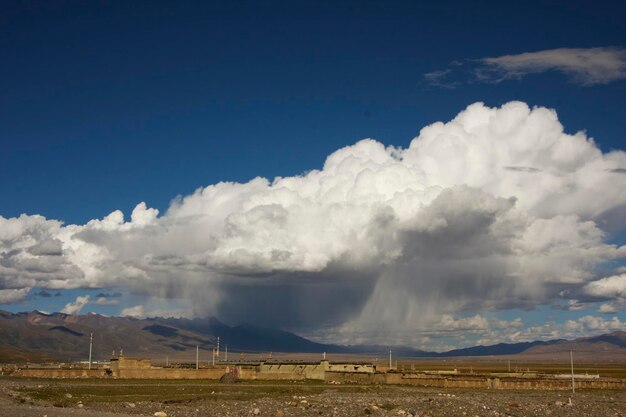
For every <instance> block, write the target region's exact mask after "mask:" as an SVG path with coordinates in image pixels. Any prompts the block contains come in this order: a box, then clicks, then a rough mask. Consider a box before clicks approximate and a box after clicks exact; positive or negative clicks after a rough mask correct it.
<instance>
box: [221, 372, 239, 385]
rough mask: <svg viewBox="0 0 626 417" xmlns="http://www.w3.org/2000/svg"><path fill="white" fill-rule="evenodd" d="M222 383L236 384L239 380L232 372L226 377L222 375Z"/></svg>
mask: <svg viewBox="0 0 626 417" xmlns="http://www.w3.org/2000/svg"><path fill="white" fill-rule="evenodd" d="M220 382H221V383H222V384H232V383H234V382H237V379H236V378H235V377H234V376H233V374H231V373H230V372H226V373H225V374H224V375H222V377H221V378H220Z"/></svg>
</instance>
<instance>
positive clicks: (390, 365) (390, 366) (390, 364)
mask: <svg viewBox="0 0 626 417" xmlns="http://www.w3.org/2000/svg"><path fill="white" fill-rule="evenodd" d="M392 366H393V365H392V363H391V349H389V369H391V368H392Z"/></svg>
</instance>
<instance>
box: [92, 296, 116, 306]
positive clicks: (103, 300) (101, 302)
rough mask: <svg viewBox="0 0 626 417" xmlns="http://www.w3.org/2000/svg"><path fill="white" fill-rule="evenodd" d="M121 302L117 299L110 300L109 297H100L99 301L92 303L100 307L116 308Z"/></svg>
mask: <svg viewBox="0 0 626 417" xmlns="http://www.w3.org/2000/svg"><path fill="white" fill-rule="evenodd" d="M119 303H120V302H119V301H118V300H116V299H113V298H109V297H98V299H97V300H96V301H94V302H92V304H95V305H98V306H115V305H118V304H119Z"/></svg>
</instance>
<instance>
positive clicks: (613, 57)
mask: <svg viewBox="0 0 626 417" xmlns="http://www.w3.org/2000/svg"><path fill="white" fill-rule="evenodd" d="M458 71H462V72H465V75H464V76H461V79H462V78H466V82H485V83H499V82H502V81H505V80H519V79H522V78H524V77H525V76H527V75H530V74H538V73H543V72H548V71H558V72H561V73H563V74H565V75H566V76H567V77H568V78H569V80H570V81H571V82H573V83H575V84H578V85H582V86H592V85H599V84H608V83H611V82H614V81H619V80H623V79H626V49H624V48H621V47H597V48H557V49H548V50H544V51H536V52H525V53H521V54H514V55H502V56H497V57H487V58H480V59H477V60H467V61H465V62H464V63H463V64H459V62H458V61H455V62H454V63H452V64H451V66H450V68H447V69H444V70H438V71H432V72H429V73H426V74H424V76H423V77H424V80H425V81H426V82H427V83H428V84H430V85H432V86H435V87H443V88H453V87H454V86H457V85H458V84H460V81H459V80H458V79H457V80H456V81H455V76H456V75H457V73H458ZM451 86H452V87H451Z"/></svg>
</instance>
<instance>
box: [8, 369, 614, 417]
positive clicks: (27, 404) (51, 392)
mask: <svg viewBox="0 0 626 417" xmlns="http://www.w3.org/2000/svg"><path fill="white" fill-rule="evenodd" d="M570 399H571V401H570ZM158 412H164V413H165V414H166V415H167V416H179V417H182V416H185V417H187V416H189V417H191V416H194V417H195V416H198V417H202V416H207V417H209V416H211V417H213V416H215V417H217V416H221V417H226V416H230V417H235V416H271V417H281V416H288V417H291V416H337V417H341V416H399V417H410V416H413V417H415V416H420V417H424V416H432V417H444V416H451V417H454V416H463V417H467V416H470V417H475V416H481V417H483V416H493V417H503V416H526V417H530V416H555V417H556V416H563V417H565V416H589V417H600V416H607V417H608V416H615V417H618V416H626V392H625V391H624V390H578V391H577V392H576V393H575V394H574V395H572V393H571V392H570V391H538V390H524V391H507V390H475V389H442V388H421V387H420V388H418V387H407V386H395V385H350V384H345V385H335V384H328V383H324V382H321V381H276V382H273V381H263V382H258V381H245V382H237V383H232V384H222V383H219V382H217V381H209V380H207V381H198V380H196V381H190V380H159V381H155V380H122V379H119V380H101V379H100V380H96V379H57V380H51V379H25V378H14V377H2V378H0V416H7V417H8V416H11V417H16V416H23V417H31V416H38V417H42V416H48V417H63V416H84V417H95V416H104V417H113V416H116V417H125V416H135V417H136V416H153V415H154V414H155V413H158Z"/></svg>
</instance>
